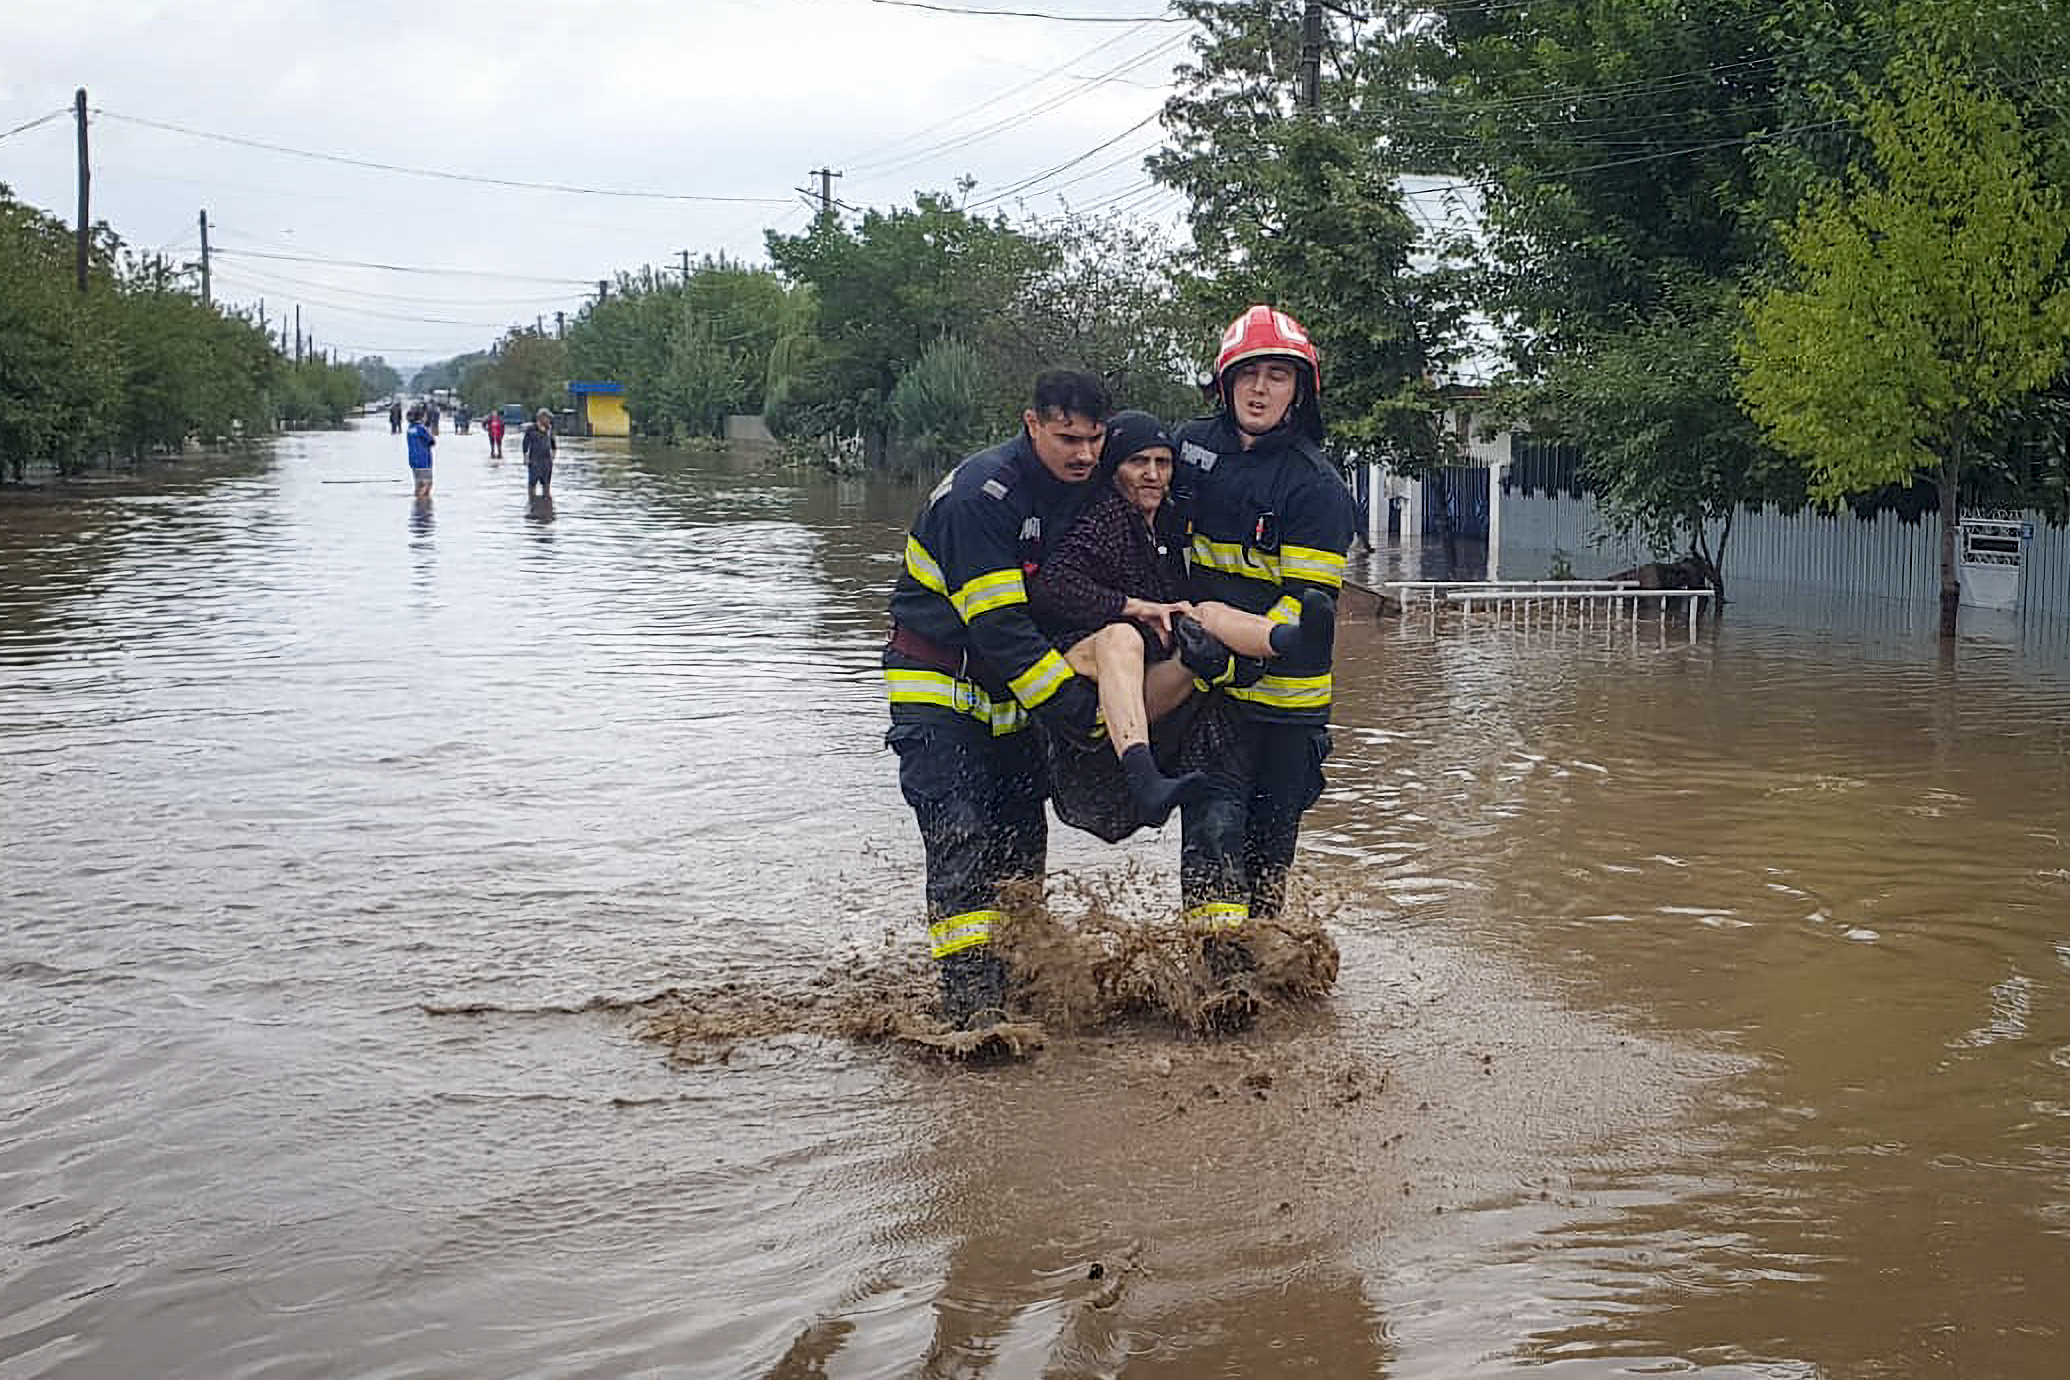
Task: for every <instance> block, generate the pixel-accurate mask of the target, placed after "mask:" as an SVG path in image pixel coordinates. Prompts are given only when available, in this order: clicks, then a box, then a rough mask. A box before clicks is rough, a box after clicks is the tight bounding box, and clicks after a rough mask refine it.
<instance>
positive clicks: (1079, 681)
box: [1035, 676, 1101, 741]
mask: <svg viewBox="0 0 2070 1380" xmlns="http://www.w3.org/2000/svg"><path fill="white" fill-rule="evenodd" d="M1035 717H1037V718H1038V719H1040V720H1042V722H1043V725H1044V726H1045V727H1047V728H1050V729H1052V730H1054V731H1056V732H1059V733H1068V734H1070V735H1071V736H1072V737H1074V738H1077V739H1079V740H1080V741H1084V740H1087V739H1091V738H1095V737H1098V736H1099V734H1100V732H1101V729H1100V692H1099V691H1097V690H1095V689H1094V688H1093V683H1092V682H1091V681H1089V680H1087V679H1086V678H1085V677H1084V676H1073V677H1071V679H1070V680H1068V681H1066V682H1064V685H1063V687H1062V688H1061V689H1059V690H1058V691H1057V692H1056V693H1055V694H1054V695H1051V696H1050V697H1049V698H1048V699H1046V700H1044V701H1043V702H1042V703H1041V704H1040V705H1039V706H1037V708H1036V709H1035Z"/></svg>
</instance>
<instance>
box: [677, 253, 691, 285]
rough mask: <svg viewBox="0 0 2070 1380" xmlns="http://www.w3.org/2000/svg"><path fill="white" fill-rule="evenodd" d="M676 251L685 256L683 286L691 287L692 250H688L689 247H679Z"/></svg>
mask: <svg viewBox="0 0 2070 1380" xmlns="http://www.w3.org/2000/svg"><path fill="white" fill-rule="evenodd" d="M676 252H677V253H678V254H680V255H682V256H683V286H684V287H689V286H690V251H689V250H687V249H679V250H677V251H676Z"/></svg>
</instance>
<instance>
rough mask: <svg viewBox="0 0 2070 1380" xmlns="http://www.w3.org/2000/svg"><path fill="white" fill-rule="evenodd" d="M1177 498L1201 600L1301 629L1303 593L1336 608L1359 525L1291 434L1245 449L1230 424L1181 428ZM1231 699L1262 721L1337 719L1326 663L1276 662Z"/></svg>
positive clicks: (1319, 459) (1220, 421) (1326, 469)
mask: <svg viewBox="0 0 2070 1380" xmlns="http://www.w3.org/2000/svg"><path fill="white" fill-rule="evenodd" d="M1178 441H1179V454H1178V457H1177V459H1178V465H1177V466H1176V468H1175V470H1174V472H1173V480H1172V483H1173V490H1174V496H1175V501H1176V502H1177V504H1178V506H1179V510H1180V512H1181V513H1182V514H1183V515H1184V517H1185V518H1186V520H1187V522H1188V524H1189V526H1190V528H1191V532H1192V538H1191V543H1190V546H1189V548H1188V551H1187V559H1188V561H1189V562H1190V564H1191V571H1190V580H1191V584H1192V593H1193V597H1194V598H1195V599H1203V600H1205V599H1219V600H1221V601H1222V602H1223V603H1225V604H1233V605H1235V606H1236V607H1237V608H1240V609H1243V610H1245V611H1246V612H1249V613H1259V614H1263V615H1265V616H1266V617H1267V618H1270V619H1271V620H1272V621H1273V622H1275V623H1298V622H1300V621H1301V595H1302V592H1303V591H1305V590H1311V589H1314V590H1321V591H1322V592H1323V593H1325V594H1327V595H1329V596H1330V598H1331V599H1332V600H1334V599H1335V598H1336V597H1337V595H1338V593H1339V591H1341V590H1342V589H1343V587H1344V553H1345V552H1346V551H1347V550H1349V549H1350V547H1351V537H1352V533H1353V531H1354V530H1355V528H1356V527H1357V523H1358V518H1357V513H1356V509H1355V508H1354V506H1353V504H1352V499H1351V491H1350V490H1349V489H1348V488H1346V487H1345V484H1344V480H1343V478H1342V476H1341V475H1339V473H1338V472H1337V467H1336V466H1335V465H1333V464H1331V463H1330V461H1329V458H1328V457H1327V456H1325V455H1324V454H1323V453H1322V448H1321V447H1319V446H1317V445H1316V444H1315V443H1314V442H1313V441H1310V440H1309V439H1308V438H1307V437H1305V436H1302V435H1300V434H1299V433H1297V432H1295V431H1293V430H1292V429H1291V428H1285V427H1282V428H1281V429H1279V430H1277V431H1273V432H1269V433H1267V434H1266V435H1264V436H1261V437H1259V438H1258V440H1257V443H1256V444H1255V445H1254V446H1253V447H1252V448H1251V449H1250V450H1245V449H1244V448H1243V441H1242V438H1241V437H1240V436H1239V435H1238V433H1237V430H1236V426H1235V424H1234V423H1233V422H1231V421H1229V420H1228V419H1227V418H1225V417H1205V418H1201V419H1200V420H1198V421H1192V422H1188V423H1187V424H1186V425H1185V426H1183V427H1181V428H1180V429H1179V433H1178ZM1228 693H1229V695H1230V696H1231V697H1232V698H1234V699H1236V700H1239V701H1241V702H1242V703H1243V704H1244V705H1245V706H1246V708H1247V709H1248V710H1249V711H1250V713H1251V714H1252V715H1253V716H1254V717H1256V718H1259V719H1262V720H1266V721H1268V722H1278V723H1302V724H1314V725H1317V726H1320V725H1323V724H1327V723H1328V722H1329V721H1330V666H1329V662H1328V660H1327V659H1325V660H1324V661H1322V662H1320V663H1317V664H1314V665H1304V664H1301V663H1299V662H1296V661H1295V660H1293V659H1292V658H1288V657H1278V658H1275V659H1274V660H1273V661H1272V662H1271V663H1270V664H1269V666H1268V667H1267V670H1266V673H1265V674H1264V675H1263V676H1262V677H1260V678H1259V680H1258V682H1257V683H1256V684H1255V685H1250V686H1243V687H1233V688H1231V689H1230V690H1229V692H1228Z"/></svg>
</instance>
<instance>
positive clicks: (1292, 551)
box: [1279, 546, 1344, 589]
mask: <svg viewBox="0 0 2070 1380" xmlns="http://www.w3.org/2000/svg"><path fill="white" fill-rule="evenodd" d="M1279 571H1280V574H1282V575H1284V576H1286V577H1287V578H1288V579H1289V580H1306V581H1308V583H1310V584H1312V585H1327V586H1328V587H1329V588H1331V589H1341V588H1342V587H1343V585H1344V557H1343V556H1341V555H1339V554H1338V553H1337V552H1335V551H1318V550H1316V549H1315V548H1314V547H1312V546H1282V547H1280V548H1279Z"/></svg>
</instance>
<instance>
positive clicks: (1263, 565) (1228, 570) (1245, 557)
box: [1193, 532, 1279, 585]
mask: <svg viewBox="0 0 2070 1380" xmlns="http://www.w3.org/2000/svg"><path fill="white" fill-rule="evenodd" d="M1193 563H1194V564H1195V565H1204V566H1206V567H1207V568H1208V569H1209V570H1219V571H1221V572H1222V573H1223V574H1224V575H1241V576H1242V577H1244V578H1245V579H1247V580H1264V581H1266V582H1267V583H1269V584H1275V585H1276V584H1278V583H1279V558H1278V557H1277V556H1275V555H1273V554H1272V553H1271V552H1270V551H1259V550H1257V549H1255V548H1253V547H1249V546H1245V545H1244V544H1243V543H1242V542H1240V541H1209V540H1208V539H1207V538H1206V537H1204V536H1202V535H1200V533H1198V532H1195V533H1194V534H1193Z"/></svg>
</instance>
